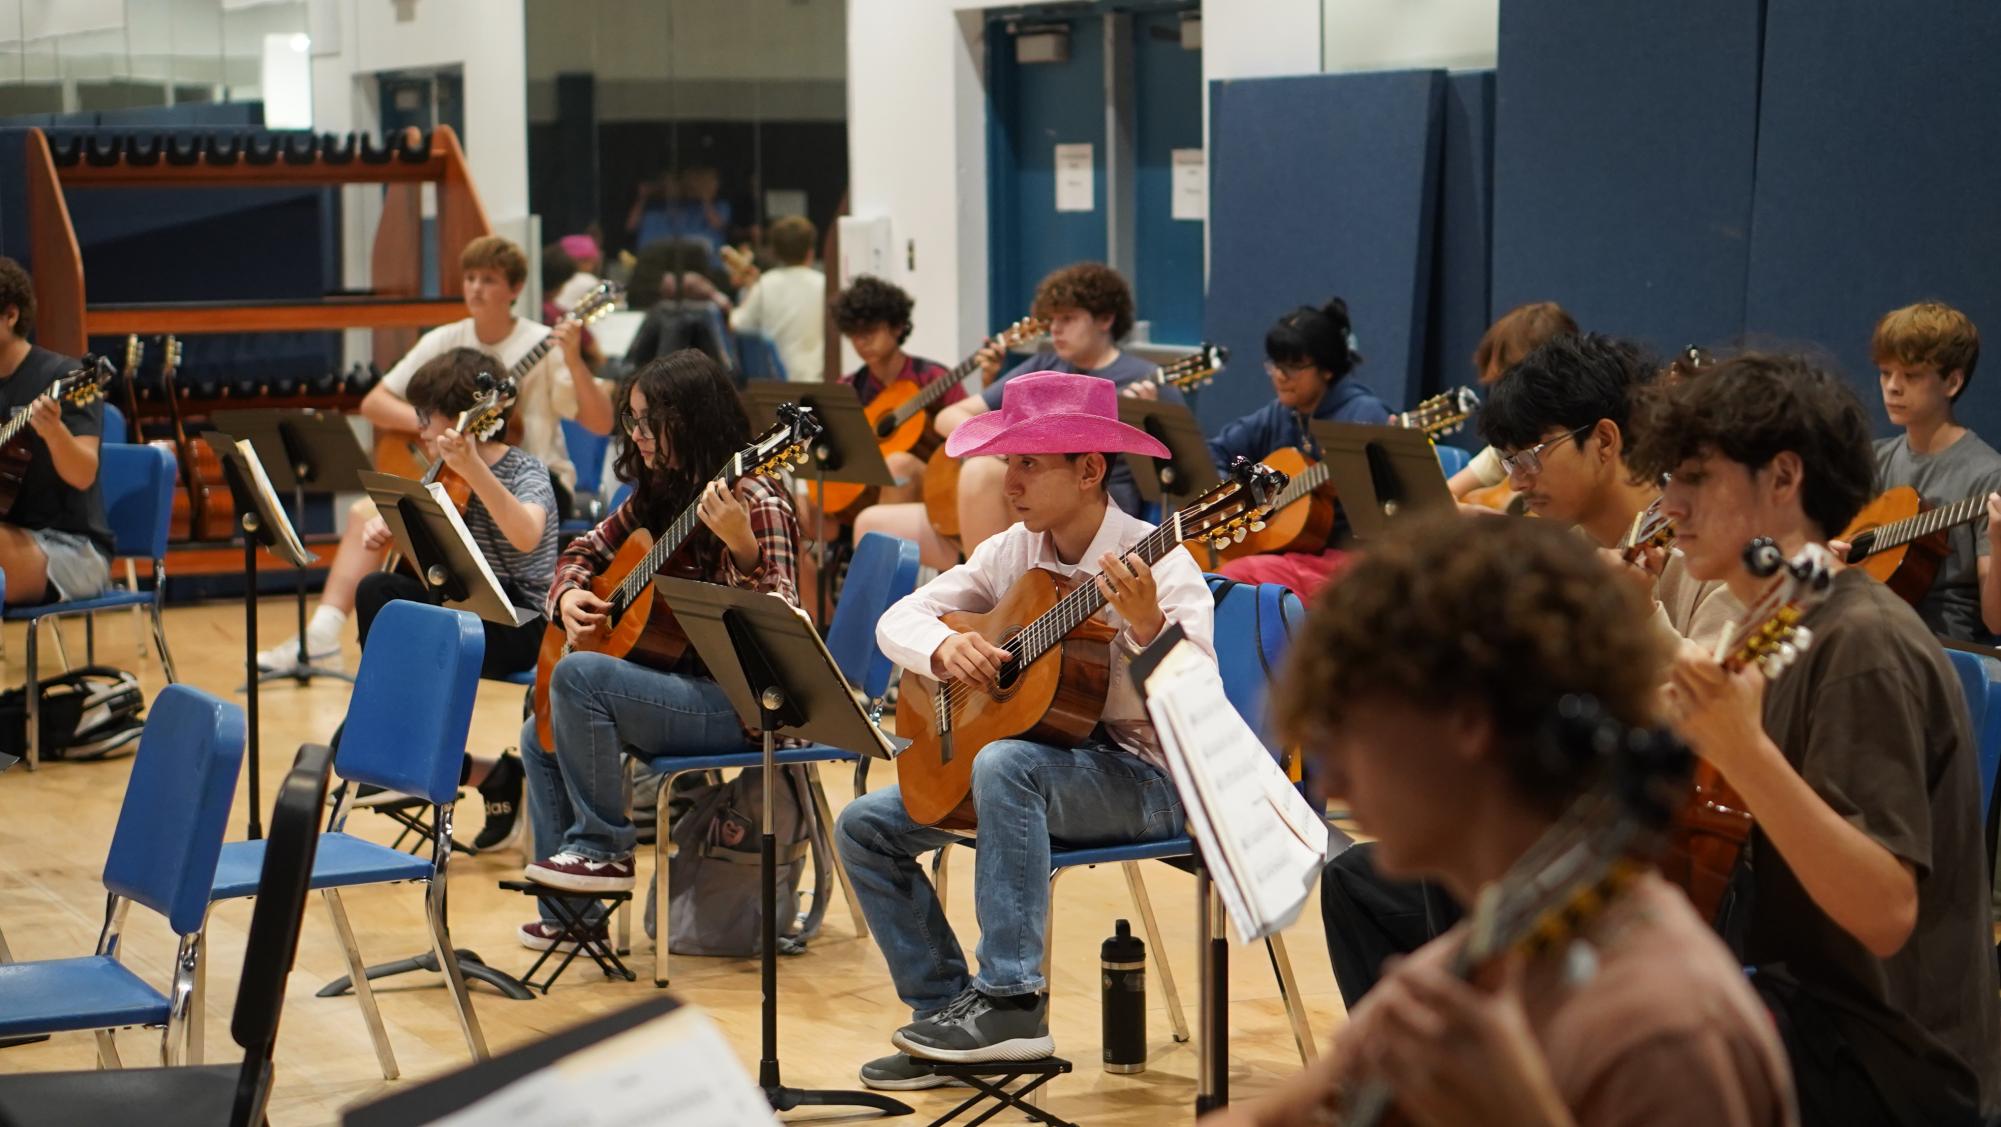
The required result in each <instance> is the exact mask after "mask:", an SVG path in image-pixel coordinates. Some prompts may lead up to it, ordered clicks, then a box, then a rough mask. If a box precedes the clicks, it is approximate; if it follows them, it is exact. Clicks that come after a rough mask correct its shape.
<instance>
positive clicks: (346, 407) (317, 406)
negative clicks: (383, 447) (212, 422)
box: [139, 394, 362, 420]
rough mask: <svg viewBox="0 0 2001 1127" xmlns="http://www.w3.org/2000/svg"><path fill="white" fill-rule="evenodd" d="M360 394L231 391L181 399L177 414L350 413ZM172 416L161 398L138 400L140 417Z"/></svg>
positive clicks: (196, 416)
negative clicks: (255, 410) (251, 410)
mask: <svg viewBox="0 0 2001 1127" xmlns="http://www.w3.org/2000/svg"><path fill="white" fill-rule="evenodd" d="M361 398H362V397H361V396H359V395H286V396H277V395H271V394H265V395H231V396H225V397H217V398H214V399H183V400H181V414H182V415H183V416H185V417H187V418H200V417H202V416H204V415H213V414H215V413H216V412H217V411H236V410H242V409H245V408H271V409H274V410H278V409H292V410H312V411H344V412H346V413H348V414H350V415H351V414H354V413H356V412H358V411H359V410H360V409H361ZM172 416H173V412H172V411H170V410H168V409H167V403H166V401H165V400H163V399H141V400H140V401H139V417H140V418H142V419H147V420H154V419H166V418H171V417H172Z"/></svg>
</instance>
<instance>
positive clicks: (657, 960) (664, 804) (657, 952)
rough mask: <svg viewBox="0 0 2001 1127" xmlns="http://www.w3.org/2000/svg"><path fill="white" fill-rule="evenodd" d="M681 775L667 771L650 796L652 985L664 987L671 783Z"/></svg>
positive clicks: (671, 834) (669, 920)
mask: <svg viewBox="0 0 2001 1127" xmlns="http://www.w3.org/2000/svg"><path fill="white" fill-rule="evenodd" d="M681 774H682V772H679V771H670V772H667V773H665V774H663V775H661V777H660V789H658V790H656V791H654V792H653V985H654V986H655V987H656V988H659V987H665V986H666V985H667V963H668V951H667V937H668V936H669V935H671V934H673V932H672V924H673V920H672V918H671V917H670V916H669V915H668V913H667V897H668V895H669V889H668V869H667V864H668V860H669V854H670V853H671V852H672V851H673V849H674V825H673V823H672V822H671V821H669V820H668V817H669V816H668V807H669V806H670V805H672V803H671V801H670V800H671V798H672V796H673V793H674V780H675V779H676V778H678V777H680V775H681Z"/></svg>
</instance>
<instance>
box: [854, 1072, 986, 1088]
mask: <svg viewBox="0 0 2001 1127" xmlns="http://www.w3.org/2000/svg"><path fill="white" fill-rule="evenodd" d="M861 1081H862V1087H864V1088H872V1089H874V1090H876V1091H878V1092H921V1091H923V1090H924V1089H926V1088H953V1087H957V1088H969V1087H971V1086H972V1085H970V1084H967V1083H966V1082H965V1081H964V1080H961V1079H959V1078H958V1077H956V1076H940V1075H938V1074H937V1073H935V1072H934V1073H931V1074H930V1075H929V1076H913V1077H911V1078H910V1079H908V1080H871V1079H869V1076H868V1074H867V1073H862V1074H861Z"/></svg>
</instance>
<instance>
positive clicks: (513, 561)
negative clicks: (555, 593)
mask: <svg viewBox="0 0 2001 1127" xmlns="http://www.w3.org/2000/svg"><path fill="white" fill-rule="evenodd" d="M492 469H493V476H494V477H496V478H499V479H500V484H501V485H502V486H504V487H506V489H507V491H508V492H509V493H512V494H514V496H515V497H516V498H517V499H519V500H520V501H521V502H522V503H523V504H528V505H540V506H542V536H541V538H540V539H538V540H537V541H536V542H535V548H534V550H533V551H528V552H523V551H521V550H519V549H517V548H516V547H515V546H514V545H513V544H511V543H509V542H508V540H507V534H506V533H504V532H502V531H501V530H500V525H499V524H497V523H495V522H494V519H493V514H492V513H490V512H488V511H487V509H486V502H485V501H482V500H480V499H479V496H478V495H477V494H474V495H473V499H472V500H471V501H470V502H468V503H467V505H466V512H465V520H466V531H467V532H470V533H472V540H473V543H474V544H477V545H478V546H479V550H480V553H481V554H482V555H484V556H485V557H486V562H487V564H488V566H490V567H492V568H493V574H494V576H495V578H497V579H499V580H500V581H501V582H502V583H504V584H506V585H507V588H508V590H509V593H510V594H513V595H517V596H527V597H532V596H533V595H534V594H535V592H537V591H546V590H548V589H549V582H550V580H551V579H552V578H553V577H554V576H555V574H556V528H557V523H558V522H557V517H556V490H555V487H554V486H552V485H551V484H549V467H548V466H546V465H544V464H543V463H542V460H541V459H540V458H537V457H536V456H535V455H533V454H530V453H529V452H527V451H526V450H523V449H521V448H520V447H518V446H510V447H508V448H507V453H505V454H503V455H501V456H500V460H499V461H498V462H495V463H493V466H492Z"/></svg>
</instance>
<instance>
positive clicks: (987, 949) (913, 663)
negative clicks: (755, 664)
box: [835, 372, 1215, 1090]
mask: <svg viewBox="0 0 2001 1127" xmlns="http://www.w3.org/2000/svg"><path fill="white" fill-rule="evenodd" d="M947 449H948V451H949V452H950V453H951V454H952V455H954V456H955V457H961V456H974V455H1000V456H1004V457H1005V458H1006V460H1007V476H1006V481H1005V485H1004V490H1005V493H1006V495H1007V499H1008V503H1009V505H1010V507H1011V508H1012V510H1013V512H1014V514H1015V515H1016V516H1017V517H1018V518H1019V523H1017V524H1015V525H1014V526H1013V527H1011V528H1009V529H1007V530H1006V531H1004V532H1002V533H1001V534H999V535H997V536H993V537H990V538H988V539H987V540H985V541H983V542H982V543H981V544H980V546H979V547H978V548H977V549H975V550H974V552H973V554H972V557H971V558H970V559H968V560H967V561H966V562H965V563H963V564H960V565H959V566H957V567H955V568H953V569H951V570H950V571H947V572H946V573H945V574H943V575H941V576H939V577H938V578H937V579H936V580H934V581H932V582H931V583H929V584H927V585H925V586H924V587H922V588H920V589H919V590H917V591H916V592H914V593H913V594H911V595H910V596H909V597H907V598H905V599H903V600H902V601H900V602H898V603H897V604H896V605H895V606H893V607H891V608H890V609H889V611H888V612H887V613H885V614H884V615H883V617H882V620H881V622H880V623H878V624H877V627H876V640H877V642H878V643H879V644H880V645H881V647H882V650H883V653H884V654H886V655H887V656H888V657H889V658H890V659H891V660H892V661H895V662H896V663H898V664H899V665H902V666H903V667H904V668H907V669H918V670H925V671H927V672H929V673H930V674H931V675H932V676H934V677H937V678H939V679H941V680H950V681H957V682H963V683H968V684H974V685H979V684H986V683H990V682H991V681H992V679H993V678H994V677H995V676H996V675H997V674H998V673H999V672H1000V669H1001V667H1002V665H1004V664H1005V663H1006V662H1007V661H1008V660H1010V655H1009V654H1008V652H1007V651H1005V650H1003V649H1000V648H999V647H996V646H994V645H993V644H991V643H990V642H988V641H986V640H985V639H984V638H982V637H980V636H979V635H978V634H972V633H963V634H962V633H954V632H953V631H951V630H950V629H949V628H947V627H946V626H945V625H944V624H943V623H941V622H940V621H939V620H938V618H939V616H940V615H942V614H946V613H948V612H951V611H971V612H982V611H986V610H990V609H992V608H993V607H994V606H995V605H996V604H997V603H998V602H999V601H1000V600H1001V599H1002V597H1003V596H1005V595H1006V593H1007V592H1008V590H1009V589H1010V588H1011V587H1013V585H1014V583H1015V582H1016V580H1018V579H1020V578H1021V577H1022V576H1023V575H1024V574H1025V573H1027V572H1028V571H1030V570H1031V569H1034V568H1044V569H1047V570H1050V571H1053V572H1055V573H1057V574H1059V575H1063V576H1086V577H1091V578H1090V579H1089V581H1092V582H1095V583H1096V584H1097V585H1098V588H1099V590H1100V592H1101V593H1102V594H1103V595H1104V597H1105V599H1106V600H1107V602H1108V604H1109V605H1108V607H1107V608H1106V609H1104V610H1102V611H1101V612H1100V614H1102V615H1103V617H1104V620H1105V622H1106V623H1107V624H1108V625H1110V626H1112V627H1113V628H1115V629H1116V630H1117V631H1118V633H1117V635H1116V636H1115V638H1114V639H1113V641H1112V642H1111V643H1110V646H1111V668H1110V686H1109V689H1108V691H1107V693H1106V696H1105V704H1104V711H1103V713H1102V715H1101V717H1100V719H1101V724H1100V726H1099V727H1098V729H1097V730H1096V731H1094V732H1093V733H1092V734H1091V736H1090V737H1089V738H1088V739H1087V740H1086V741H1085V742H1084V743H1083V744H1082V745H1080V746H1078V747H1074V748H1059V747H1052V746H1049V745H1045V744H1040V743H1035V742H1032V741H1029V740H1024V739H1010V740H997V741H995V742H992V743H989V744H987V745H986V746H985V747H984V748H980V749H977V752H978V758H977V759H975V760H974V761H973V768H972V800H973V804H974V807H975V809H976V810H977V813H978V817H979V825H980V836H981V840H982V844H981V847H980V849H979V850H978V851H977V853H976V854H975V858H976V860H975V865H976V869H975V877H974V881H975V884H974V896H975V899H976V901H977V903H978V910H979V917H980V944H979V950H978V955H979V974H978V975H977V976H974V975H971V974H969V972H968V968H967V964H966V959H965V956H964V954H963V953H962V952H961V950H960V947H959V944H958V940H957V939H956V938H955V937H954V935H953V934H952V929H951V925H950V924H949V923H947V922H946V919H945V913H944V909H943V906H942V905H940V903H939V902H938V896H937V892H936V890H935V889H934V888H933V887H932V886H931V884H930V882H929V881H928V880H926V879H925V877H924V874H923V871H922V870H921V869H920V868H919V866H918V864H917V860H916V859H917V856H918V855H919V854H921V853H925V852H928V851H930V850H933V849H937V848H938V847H939V846H941V845H943V844H945V843H947V842H949V841H953V840H956V837H955V835H954V834H953V833H951V832H949V831H946V830H941V829H937V828H934V827H932V826H927V825H922V824H919V823H917V822H916V821H914V820H913V819H912V818H911V817H910V814H909V812H908V811H907V810H906V809H905V807H904V803H903V796H902V792H901V790H900V789H899V788H897V787H890V788H887V789H885V790H879V791H874V792H871V793H870V794H867V795H864V796H863V797H861V798H858V799H856V800H855V801H854V802H852V803H850V804H849V805H848V807H847V808H846V809H845V810H844V811H842V813H841V817H840V820H839V824H838V826H837V828H836V832H835V840H836V842H837V843H838V844H839V848H840V850H841V857H842V859H843V861H844V862H845V863H846V865H847V869H848V873H849V876H850V879H851V880H852V881H853V882H854V887H855V892H856V894H857V896H858V897H859V898H860V900H861V904H862V910H863V911H864V912H865V913H866V914H867V916H868V921H869V925H870V927H871V929H872V930H873V931H874V933H875V937H876V942H877V943H878V944H879V945H880V946H881V947H882V950H883V954H884V956H885V957H886V959H887V961H888V963H889V968H890V974H891V976H892V977H893V978H894V979H895V981H896V988H897V993H898V994H899V995H900V996H901V997H902V998H903V1000H904V1002H905V1003H907V1004H908V1005H909V1006H910V1008H911V1014H912V1018H913V1020H912V1021H911V1023H910V1024H908V1025H906V1026H904V1027H903V1028H901V1029H899V1030H897V1032H896V1034H895V1035H894V1036H893V1037H892V1038H891V1042H892V1044H894V1045H895V1046H896V1048H897V1049H898V1050H900V1051H899V1052H897V1053H894V1054H892V1055H890V1056H887V1057H883V1058H881V1059H879V1060H874V1061H870V1062H869V1063H868V1064H866V1065H864V1066H863V1067H862V1070H861V1077H862V1082H863V1083H865V1084H867V1085H869V1086H870V1087H873V1088H887V1089H895V1090H901V1089H911V1088H930V1087H935V1086H937V1085H939V1084H944V1083H948V1082H949V1080H948V1078H947V1077H944V1076H941V1075H939V1074H937V1073H936V1072H935V1071H934V1070H933V1069H932V1067H931V1063H929V1062H935V1061H950V1062H967V1061H987V1060H1028V1059H1035V1058H1038V1057H1042V1056H1047V1055H1049V1054H1050V1053H1051V1052H1053V1051H1054V1042H1053V1041H1052V1040H1051V1038H1050V1036H1049V1023H1048V1006H1047V1003H1046V1001H1045V1000H1044V999H1043V997H1042V993H1043V990H1044V980H1043V977H1042V967H1041V964H1042V944H1043V934H1044V929H1045V927H1046V925H1047V919H1048V913H1049V851H1050V840H1051V839H1052V838H1057V839H1060V840H1062V841H1064V842H1065V843H1067V844H1076V845H1088V844H1111V843H1115V842H1137V841H1152V840H1157V839H1161V838H1166V837H1170V836H1173V835H1174V834H1177V833H1180V832H1181V826H1182V808H1181V801H1180V798H1179V796H1178V795H1177V794H1176V792H1175V789H1174V783H1173V780H1172V779H1170V778H1169V777H1168V775H1167V772H1166V769H1165V766H1164V763H1163V760H1162V756H1161V751H1160V745H1159V743H1158V741H1157V739H1156V738H1155V733H1154V731H1153V726H1152V724H1151V722H1150V721H1149V720H1148V719H1147V716H1146V711H1145V708H1144V707H1143V705H1142V703H1141V701H1140V698H1139V693H1138V690H1137V689H1136V688H1135V687H1134V686H1133V684H1132V680H1131V677H1130V676H1129V675H1128V673H1127V666H1128V664H1129V663H1130V661H1131V658H1132V657H1133V656H1134V655H1136V654H1137V653H1138V652H1139V651H1140V649H1141V648H1143V647H1144V646H1146V645H1147V644H1148V643H1150V642H1152V641H1153V640H1154V639H1155V638H1156V637H1158V636H1159V634H1160V632H1161V631H1162V630H1163V629H1165V628H1166V626H1167V625H1168V623H1170V622H1172V623H1175V624H1177V625H1179V626H1180V627H1181V629H1182V630H1183V632H1184V633H1186V635H1187V637H1188V640H1189V641H1190V642H1191V643H1193V644H1194V645H1196V646H1198V647H1200V648H1201V649H1202V650H1203V651H1205V652H1207V653H1209V654H1210V655H1211V657H1212V658H1213V656H1214V652H1215V651H1214V648H1213V642H1212V632H1213V629H1212V628H1213V624H1214V603H1213V601H1212V599H1211V596H1210V594H1209V589H1208V586H1207V584H1205V583H1204V582H1203V579H1202V573H1201V571H1200V569H1199V568H1197V567H1196V565H1195V561H1194V559H1193V558H1192V557H1191V556H1189V554H1188V552H1187V551H1186V550H1185V549H1183V548H1180V547H1176V548H1175V549H1174V550H1173V551H1171V552H1169V553H1168V554H1166V555H1165V556H1163V557H1161V558H1160V560H1159V561H1158V562H1156V563H1155V564H1154V565H1153V566H1152V567H1148V566H1147V565H1146V564H1145V563H1144V562H1143V561H1142V560H1141V559H1140V557H1139V556H1138V555H1137V554H1136V553H1134V552H1133V551H1132V549H1133V548H1134V546H1135V545H1136V544H1138V542H1139V541H1140V540H1141V539H1143V538H1144V537H1145V536H1146V535H1147V534H1149V533H1151V532H1152V531H1153V526H1152V525H1150V524H1147V523H1146V522H1145V521H1142V520H1140V519H1138V518H1136V517H1132V516H1128V515H1127V514H1126V513H1125V512H1123V511H1121V510H1120V509H1119V508H1118V506H1116V505H1113V504H1111V503H1110V502H1109V499H1108V497H1107V494H1106V492H1105V472H1106V459H1107V458H1111V457H1116V456H1117V455H1118V454H1120V453H1135V454H1148V455H1152V456H1155V457H1158V456H1160V455H1161V454H1162V453H1163V452H1164V450H1165V448H1164V447H1162V446H1161V445H1160V443H1158V442H1156V441H1154V439H1152V438H1151V437H1149V436H1148V435H1147V434H1145V433H1144V432H1143V431H1139V430H1137V429H1135V428H1132V427H1129V426H1126V425H1124V424H1123V423H1120V422H1119V421H1118V389H1117V388H1116V387H1115V386H1114V385H1113V384H1112V382H1111V381H1110V380H1105V379H1100V378H1097V377H1094V376H1080V375H1071V374H1064V373H1057V372H1038V373H1033V374H1028V375H1022V376H1018V377H1016V378H1015V379H1013V380H1011V381H1009V382H1008V385H1007V390H1006V392H1005V394H1004V401H1003V403H1002V406H1001V409H1000V410H999V411H998V412H992V413H989V414H986V415H981V416H978V417H976V418H974V419H970V420H968V421H967V422H966V423H965V424H964V425H963V426H961V427H959V428H958V429H957V430H955V431H954V432H953V434H952V436H951V438H950V439H949V440H948V442H947ZM961 752H962V753H964V754H971V753H972V751H971V750H970V749H966V748H964V747H962V748H961Z"/></svg>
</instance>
